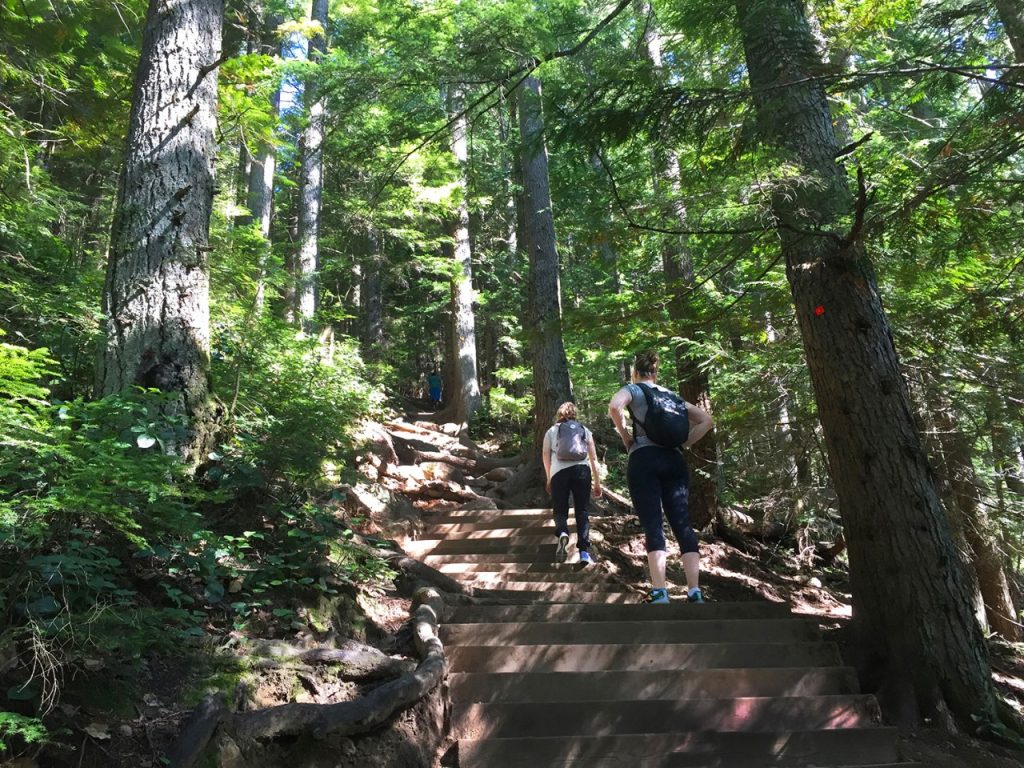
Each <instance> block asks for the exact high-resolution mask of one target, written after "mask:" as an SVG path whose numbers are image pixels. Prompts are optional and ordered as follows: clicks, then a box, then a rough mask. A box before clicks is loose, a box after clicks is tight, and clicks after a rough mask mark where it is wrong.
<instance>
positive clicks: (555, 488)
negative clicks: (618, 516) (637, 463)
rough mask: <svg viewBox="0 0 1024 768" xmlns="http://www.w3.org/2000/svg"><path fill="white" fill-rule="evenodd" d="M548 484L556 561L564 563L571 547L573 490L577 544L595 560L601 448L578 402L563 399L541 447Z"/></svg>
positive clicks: (584, 560)
mask: <svg viewBox="0 0 1024 768" xmlns="http://www.w3.org/2000/svg"><path fill="white" fill-rule="evenodd" d="M541 458H542V459H543V461H544V477H545V478H547V482H546V483H545V488H546V489H547V492H548V493H549V494H551V505H552V508H553V509H554V516H555V533H556V535H557V536H558V545H557V546H556V547H555V561H556V562H559V563H564V562H565V560H566V557H568V548H569V494H572V500H573V506H574V507H575V509H576V548H577V549H578V550H579V553H580V562H581V563H584V564H588V563H592V562H593V558H592V556H591V554H590V511H589V505H590V494H591V493H593V494H594V498H595V499H596V498H599V497H600V496H601V473H600V472H599V471H598V469H597V448H596V447H595V446H594V436H593V435H592V434H591V433H590V430H589V429H587V428H586V427H584V426H583V425H582V424H580V423H579V421H577V420H576V406H575V405H574V404H573V403H562V404H561V405H560V406H558V411H557V413H556V414H555V425H554V426H553V427H551V428H550V429H549V430H548V431H547V432H546V433H545V434H544V445H543V446H542V449H541Z"/></svg>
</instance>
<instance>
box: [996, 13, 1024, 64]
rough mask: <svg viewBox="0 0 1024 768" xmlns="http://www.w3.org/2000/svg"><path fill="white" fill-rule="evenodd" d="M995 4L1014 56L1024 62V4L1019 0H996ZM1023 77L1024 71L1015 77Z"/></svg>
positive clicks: (1018, 60) (1019, 61)
mask: <svg viewBox="0 0 1024 768" xmlns="http://www.w3.org/2000/svg"><path fill="white" fill-rule="evenodd" d="M995 4H996V12H997V14H998V16H999V21H1001V22H1002V23H1003V30H1004V31H1005V32H1006V38H1007V40H1009V42H1010V47H1011V48H1013V55H1014V58H1015V59H1016V60H1017V63H1018V64H1024V5H1021V4H1020V1H1019V0H995ZM1021 78H1024V73H1019V72H1018V73H1017V76H1016V77H1015V78H1014V79H1017V80H1019V79H1021Z"/></svg>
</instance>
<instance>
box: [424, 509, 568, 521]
mask: <svg viewBox="0 0 1024 768" xmlns="http://www.w3.org/2000/svg"><path fill="white" fill-rule="evenodd" d="M448 517H452V518H457V519H462V520H466V521H467V522H472V521H473V520H500V519H501V518H503V517H547V518H550V517H551V509H550V508H547V509H545V508H542V507H535V508H533V509H447V510H445V511H443V512H439V513H437V514H436V515H434V514H430V513H427V514H425V515H424V516H423V519H424V521H425V522H428V523H434V522H438V523H441V522H447V521H446V520H444V519H443V518H448Z"/></svg>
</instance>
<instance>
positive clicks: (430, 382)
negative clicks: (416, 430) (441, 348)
mask: <svg viewBox="0 0 1024 768" xmlns="http://www.w3.org/2000/svg"><path fill="white" fill-rule="evenodd" d="M441 385H442V381H441V377H440V376H439V375H438V373H437V369H436V368H435V369H434V370H432V371H431V372H430V374H429V375H428V376H427V387H428V388H429V389H430V402H431V403H433V405H434V408H437V407H438V406H439V405H441Z"/></svg>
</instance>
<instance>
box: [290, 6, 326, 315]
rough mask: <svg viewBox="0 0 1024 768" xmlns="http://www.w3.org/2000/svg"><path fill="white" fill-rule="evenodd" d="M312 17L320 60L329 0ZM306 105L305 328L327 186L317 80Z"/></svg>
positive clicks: (301, 272)
mask: <svg viewBox="0 0 1024 768" xmlns="http://www.w3.org/2000/svg"><path fill="white" fill-rule="evenodd" d="M310 13H311V15H310V20H311V21H314V22H319V23H320V26H321V28H322V33H317V34H315V35H314V36H313V37H312V38H311V39H310V41H309V60H310V61H311V62H314V63H316V62H319V61H320V60H321V59H322V58H323V56H324V54H325V53H326V52H327V0H313V5H312V9H311V12H310ZM302 99H303V102H304V103H305V105H306V120H307V122H306V130H305V131H303V133H302V149H301V153H302V160H301V162H302V174H301V178H300V180H299V190H300V191H299V194H300V195H301V197H300V199H299V250H298V254H297V256H296V268H297V273H298V274H297V281H296V282H297V285H296V287H295V293H296V296H295V301H296V313H297V316H298V321H299V323H300V325H301V326H302V328H303V329H304V330H306V331H309V330H311V329H312V327H313V316H314V315H315V314H316V306H317V270H318V268H319V241H320V201H321V198H322V197H323V186H324V150H323V144H324V99H323V94H322V93H321V91H320V88H319V87H318V85H317V82H316V79H315V78H314V77H310V78H307V79H306V83H305V85H304V90H303V93H302Z"/></svg>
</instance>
